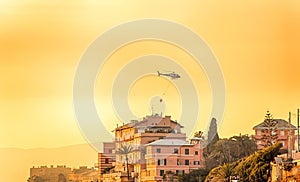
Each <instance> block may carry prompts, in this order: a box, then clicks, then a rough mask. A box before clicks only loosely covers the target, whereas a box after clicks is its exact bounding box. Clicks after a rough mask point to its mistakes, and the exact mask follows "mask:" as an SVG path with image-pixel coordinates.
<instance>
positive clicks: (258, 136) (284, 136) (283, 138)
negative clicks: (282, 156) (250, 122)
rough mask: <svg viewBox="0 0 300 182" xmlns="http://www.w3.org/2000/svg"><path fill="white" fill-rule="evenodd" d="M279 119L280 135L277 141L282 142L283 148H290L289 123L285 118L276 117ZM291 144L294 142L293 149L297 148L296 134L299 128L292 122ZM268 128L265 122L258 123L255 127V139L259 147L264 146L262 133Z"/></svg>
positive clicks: (277, 126) (278, 128) (278, 130)
mask: <svg viewBox="0 0 300 182" xmlns="http://www.w3.org/2000/svg"><path fill="white" fill-rule="evenodd" d="M274 120H276V121H277V125H276V134H277V136H278V138H277V141H278V142H280V143H282V145H283V147H282V148H283V149H288V141H289V139H288V138H289V137H288V136H289V129H290V128H289V123H288V122H287V121H285V120H283V119H274ZM290 127H291V144H292V150H295V141H296V138H297V137H296V135H295V130H296V129H297V128H296V127H295V126H294V125H292V124H291V126H290ZM265 129H267V128H266V127H265V126H264V122H262V123H260V124H258V125H256V126H254V127H253V130H254V131H255V135H254V139H255V141H256V145H257V148H258V149H263V148H264V144H265V143H264V141H263V140H262V135H263V132H264V130H265Z"/></svg>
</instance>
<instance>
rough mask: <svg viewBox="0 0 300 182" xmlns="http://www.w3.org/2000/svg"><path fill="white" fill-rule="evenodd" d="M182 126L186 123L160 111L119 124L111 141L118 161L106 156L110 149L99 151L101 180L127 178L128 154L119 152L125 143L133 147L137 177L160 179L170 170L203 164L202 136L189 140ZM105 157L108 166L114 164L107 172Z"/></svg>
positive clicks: (130, 158)
mask: <svg viewBox="0 0 300 182" xmlns="http://www.w3.org/2000/svg"><path fill="white" fill-rule="evenodd" d="M181 128H183V126H182V125H180V124H179V123H178V122H177V121H173V120H171V117H170V116H165V117H161V116H160V115H151V116H147V117H145V118H143V119H142V120H141V121H131V122H130V123H128V124H125V125H123V126H117V128H116V129H115V130H114V132H115V140H114V142H112V143H110V146H112V145H113V144H114V145H115V148H114V149H113V150H112V152H111V154H114V155H115V161H114V160H113V159H114V157H112V156H110V157H111V159H112V160H111V161H112V162H111V163H110V160H108V161H107V160H106V159H107V158H108V157H107V156H108V155H107V154H108V153H109V152H107V151H106V149H105V148H104V152H103V153H100V154H98V161H99V164H101V163H102V167H100V165H99V169H98V171H99V181H124V180H127V178H126V177H127V174H126V171H127V168H126V157H125V155H124V154H122V153H120V152H119V151H120V149H121V148H122V146H124V145H126V146H128V145H129V146H131V147H132V150H131V151H130V152H129V153H128V154H127V157H128V163H129V171H130V175H131V176H132V178H134V179H135V181H161V180H162V176H163V173H165V172H167V171H173V172H174V173H176V172H177V173H184V172H185V173H188V172H189V171H190V170H193V169H198V168H200V167H203V161H202V159H203V157H202V147H201V144H202V139H199V138H195V139H193V140H191V142H190V143H188V142H187V141H186V134H185V133H182V132H181ZM107 145H108V144H107ZM104 147H105V146H104ZM111 148H112V147H111ZM176 151H177V152H176ZM187 151H189V152H188V153H187ZM103 161H107V162H108V163H107V166H108V167H112V166H113V170H112V171H110V173H109V174H108V173H106V174H105V172H104V171H105V169H104V167H103ZM106 172H107V171H106Z"/></svg>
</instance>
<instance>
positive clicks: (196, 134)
mask: <svg viewBox="0 0 300 182" xmlns="http://www.w3.org/2000/svg"><path fill="white" fill-rule="evenodd" d="M194 137H197V138H202V137H203V132H202V131H197V132H195V133H194Z"/></svg>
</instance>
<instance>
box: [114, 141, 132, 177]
mask: <svg viewBox="0 0 300 182" xmlns="http://www.w3.org/2000/svg"><path fill="white" fill-rule="evenodd" d="M132 150H133V148H132V146H131V145H129V144H127V145H126V144H122V145H121V147H120V148H119V150H118V151H117V152H118V153H119V154H121V155H125V161H126V168H127V179H128V181H129V177H130V176H129V163H128V154H129V153H131V152H132Z"/></svg>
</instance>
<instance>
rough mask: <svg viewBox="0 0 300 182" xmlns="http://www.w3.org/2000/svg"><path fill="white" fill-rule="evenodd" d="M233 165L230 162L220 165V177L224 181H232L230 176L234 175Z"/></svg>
mask: <svg viewBox="0 0 300 182" xmlns="http://www.w3.org/2000/svg"><path fill="white" fill-rule="evenodd" d="M233 169H234V168H233V166H232V165H230V164H227V163H225V164H223V165H222V166H220V167H219V171H218V174H217V176H218V178H219V179H221V180H224V181H226V182H227V181H228V182H229V181H230V176H232V175H233Z"/></svg>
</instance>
